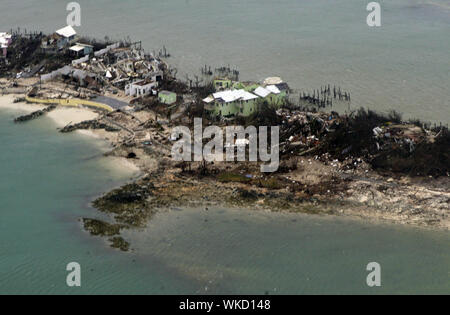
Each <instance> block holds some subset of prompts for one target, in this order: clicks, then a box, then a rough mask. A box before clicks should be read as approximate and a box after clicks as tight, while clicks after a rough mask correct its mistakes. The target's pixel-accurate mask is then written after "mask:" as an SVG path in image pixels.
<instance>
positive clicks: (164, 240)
mask: <svg viewBox="0 0 450 315" xmlns="http://www.w3.org/2000/svg"><path fill="white" fill-rule="evenodd" d="M17 115H18V113H17V112H13V111H7V110H0V143H1V144H2V151H1V155H0V174H1V177H0V240H1V242H0V293H3V294H5V293H6V294H12V293H19V294H25V293H38V294H49V293H63V294H76V293H89V294H101V293H125V294H131V293H144V294H145V293H149V294H166V293H171V294H202V293H219V294H222V293H233V294H237V293H252V294H265V293H269V294H277V293H278V294H281V293H290V294H299V293H364V294H365V293H368V294H372V293H374V294H376V293H447V294H448V293H450V282H449V271H450V269H449V267H450V236H449V234H448V232H438V231H426V230H421V229H416V228H411V227H398V226H390V225H380V224H375V225H374V224H365V223H362V222H360V221H352V220H347V219H341V218H335V217H318V216H306V215H293V214H276V213H265V212H253V211H236V210H225V209H210V210H209V211H205V210H204V209H184V210H182V209H174V210H172V211H170V212H169V213H161V214H158V215H157V216H156V217H155V218H154V219H153V220H152V221H151V222H150V223H149V226H148V228H146V229H145V230H144V231H126V232H124V233H123V235H124V237H125V238H126V239H127V240H130V241H131V243H132V247H133V249H134V251H133V252H131V253H121V252H118V251H116V250H113V249H111V248H109V247H108V245H107V244H106V242H105V241H104V240H103V239H101V238H96V237H92V236H90V235H88V234H87V233H85V232H84V231H83V229H82V227H81V224H80V222H79V221H78V220H79V219H80V218H82V217H94V218H105V217H104V216H103V215H101V214H100V213H98V212H97V211H96V210H94V209H92V208H90V207H89V204H90V201H91V200H93V199H94V197H95V196H98V195H100V194H101V193H103V192H105V191H108V190H110V189H111V188H112V187H115V186H117V185H119V184H120V183H124V182H125V181H127V179H129V178H130V177H131V176H132V174H131V173H130V172H129V171H128V170H120V169H117V167H114V165H113V164H112V163H114V162H111V161H110V160H108V159H106V158H104V157H102V153H103V152H104V150H105V149H106V148H105V147H104V145H103V144H102V143H101V142H99V141H97V140H92V139H91V138H88V137H86V136H83V135H79V134H69V135H62V134H60V133H58V132H57V131H56V130H55V128H56V127H55V126H54V124H53V123H52V121H50V120H49V119H46V118H42V119H38V120H35V121H32V122H29V123H26V124H22V125H15V124H14V123H13V122H12V119H13V118H14V117H16V116H17ZM372 261H375V262H378V263H380V264H381V267H382V287H381V288H376V289H369V288H368V287H367V286H366V284H365V281H366V280H365V279H366V276H367V272H366V271H365V268H366V265H367V264H368V263H369V262H372ZM70 262H78V263H80V264H81V268H82V287H81V288H76V289H73V288H68V287H67V286H66V276H67V272H66V271H65V268H66V265H67V264H68V263H70Z"/></svg>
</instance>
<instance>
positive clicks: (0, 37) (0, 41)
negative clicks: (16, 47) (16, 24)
mask: <svg viewBox="0 0 450 315" xmlns="http://www.w3.org/2000/svg"><path fill="white" fill-rule="evenodd" d="M11 43H12V36H11V35H10V34H8V33H0V49H1V52H2V56H3V57H6V56H7V54H8V46H9V45H11Z"/></svg>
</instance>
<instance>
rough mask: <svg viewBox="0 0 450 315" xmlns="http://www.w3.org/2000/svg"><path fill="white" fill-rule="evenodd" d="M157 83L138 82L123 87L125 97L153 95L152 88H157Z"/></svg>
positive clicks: (149, 81)
mask: <svg viewBox="0 0 450 315" xmlns="http://www.w3.org/2000/svg"><path fill="white" fill-rule="evenodd" d="M157 86H158V83H157V82H155V81H152V80H140V81H136V82H133V83H130V84H127V85H126V86H125V95H130V96H135V97H140V96H146V95H150V94H152V93H153V91H152V90H153V88H155V87H157Z"/></svg>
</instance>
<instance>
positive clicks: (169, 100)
mask: <svg viewBox="0 0 450 315" xmlns="http://www.w3.org/2000/svg"><path fill="white" fill-rule="evenodd" d="M158 100H159V101H160V102H161V103H163V104H167V105H172V104H174V103H176V101H177V94H176V93H174V92H170V91H161V92H159V94H158Z"/></svg>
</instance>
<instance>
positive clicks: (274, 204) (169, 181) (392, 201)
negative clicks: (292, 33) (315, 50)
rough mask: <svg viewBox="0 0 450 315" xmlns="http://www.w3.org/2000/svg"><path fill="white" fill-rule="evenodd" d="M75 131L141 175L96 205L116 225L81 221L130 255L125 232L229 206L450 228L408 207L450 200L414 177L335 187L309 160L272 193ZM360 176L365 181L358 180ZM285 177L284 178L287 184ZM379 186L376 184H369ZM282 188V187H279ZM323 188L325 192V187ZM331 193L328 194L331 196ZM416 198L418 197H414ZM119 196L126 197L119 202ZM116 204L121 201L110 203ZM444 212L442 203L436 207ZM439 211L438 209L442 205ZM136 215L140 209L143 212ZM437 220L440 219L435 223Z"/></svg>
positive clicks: (89, 115) (58, 119)
mask: <svg viewBox="0 0 450 315" xmlns="http://www.w3.org/2000/svg"><path fill="white" fill-rule="evenodd" d="M13 99H14V96H9V97H4V96H2V97H0V104H1V105H0V108H1V107H3V108H8V109H17V110H21V111H28V112H31V111H34V110H39V109H42V108H45V106H41V105H34V104H32V105H29V104H25V103H11V101H12V100H13ZM50 114H52V115H50ZM46 115H47V116H49V118H51V119H52V121H53V122H54V123H55V124H56V125H57V126H58V127H59V128H61V127H64V126H65V125H67V124H69V123H72V124H76V123H79V122H82V121H85V120H91V119H98V118H99V115H98V113H95V112H94V111H93V110H91V109H87V108H59V109H58V108H57V109H55V110H54V111H53V112H50V113H48V114H46ZM76 131H77V132H78V133H79V134H83V135H85V136H88V137H91V138H96V139H100V140H102V143H105V144H106V145H108V146H110V147H111V150H105V156H107V157H108V158H112V159H114V160H115V161H117V162H112V163H110V165H111V166H113V165H114V167H117V169H123V168H127V169H129V170H131V171H132V172H134V175H133V176H132V178H130V180H128V181H127V183H126V184H125V185H124V186H122V187H118V188H116V189H114V190H112V191H110V192H108V193H105V194H104V195H103V196H99V197H98V198H97V199H95V200H93V201H92V206H93V208H94V209H96V210H99V211H100V212H103V213H105V214H107V215H109V216H110V218H111V220H109V221H108V222H111V223H107V222H104V221H100V220H97V219H90V218H82V223H83V225H84V228H85V230H87V231H88V232H90V233H91V234H92V235H96V236H107V237H109V238H108V239H107V240H109V242H110V245H111V246H112V247H114V248H117V249H120V250H122V251H129V250H130V246H131V244H129V243H128V242H127V241H126V240H124V239H123V238H122V236H121V230H122V229H125V230H127V229H135V228H137V229H139V228H143V227H145V226H147V224H148V223H149V222H150V220H151V219H152V217H153V215H155V214H156V213H164V212H166V211H170V209H172V208H174V207H196V208H198V209H199V210H200V211H201V209H208V208H209V207H226V208H228V209H230V210H246V211H264V212H271V213H274V212H275V213H276V212H282V213H297V214H298V213H300V214H306V215H319V216H323V215H327V216H330V217H331V218H333V217H340V218H346V217H347V218H349V219H355V220H361V222H369V223H373V224H378V223H388V224H393V225H402V226H414V227H419V228H425V229H428V230H436V231H448V230H449V229H450V222H449V220H448V215H447V213H445V211H444V213H441V212H439V211H437V212H436V211H432V210H430V209H428V208H427V205H419V206H418V208H417V209H422V210H418V212H417V213H416V212H414V211H416V210H414V209H413V210H412V211H410V210H408V209H406V208H405V207H408V206H409V207H411V208H414V207H415V206H416V205H415V204H414V203H413V201H414V200H412V199H411V198H416V196H417V195H419V196H421V197H419V200H424V201H426V200H427V199H430V198H434V197H433V195H435V194H440V200H441V201H440V202H442V199H443V198H444V199H445V198H448V199H449V200H450V192H449V191H447V192H446V191H445V190H444V191H440V192H438V191H435V190H433V188H429V187H428V188H424V187H425V186H422V184H420V183H419V184H417V185H416V186H414V184H413V183H417V181H415V180H412V179H410V178H408V176H403V177H400V178H396V179H395V180H394V179H392V178H387V177H383V176H380V175H377V174H376V173H375V172H373V171H370V173H367V172H366V168H364V167H363V168H362V170H361V171H359V172H357V173H355V174H353V175H351V176H350V177H354V179H352V180H351V184H350V185H347V184H346V181H347V179H343V178H340V179H339V180H338V181H337V182H334V183H331V182H329V181H331V180H332V181H335V180H336V178H335V176H337V177H341V175H339V174H338V173H337V172H336V171H335V170H334V168H333V167H331V166H330V165H323V164H322V163H321V162H319V161H315V160H311V158H308V157H305V158H302V160H301V161H300V162H301V165H302V171H301V172H297V173H298V174H297V173H296V172H293V173H292V172H291V173H289V176H288V177H286V178H285V180H284V181H282V182H280V183H279V184H281V185H286V189H287V190H283V189H280V188H281V187H271V185H272V184H273V183H271V182H270V181H271V180H268V181H267V184H263V186H261V183H254V182H253V183H247V182H241V179H238V180H236V181H234V180H231V181H224V182H221V181H220V180H218V179H217V178H215V175H212V174H211V175H209V176H206V177H204V176H199V174H198V173H196V171H195V168H196V169H197V171H198V169H199V168H200V165H196V166H194V170H193V171H191V172H187V173H184V172H183V171H177V170H176V168H174V164H173V163H172V162H171V161H168V160H167V158H162V157H161V156H160V155H158V154H156V153H155V154H151V155H150V156H149V157H148V159H147V160H145V159H141V158H138V159H130V158H127V154H129V153H130V152H136V153H137V154H138V156H141V157H142V156H144V155H145V154H144V152H143V151H142V150H138V149H137V148H135V147H134V148H132V149H130V148H127V147H126V146H125V147H124V146H123V145H119V143H120V141H119V139H120V137H119V136H118V135H117V133H115V132H108V131H105V130H104V129H95V130H91V129H86V130H85V129H80V130H76ZM122 132H123V131H122ZM163 162H164V163H163ZM225 168H226V167H225ZM253 171H254V169H253V170H252V169H251V167H250V169H247V170H246V171H245V172H249V173H252V172H253ZM323 174H325V175H326V176H323ZM328 174H329V175H330V176H328ZM359 176H362V177H363V178H359V179H358V177H359ZM282 177H283V176H280V178H282ZM332 178H333V179H332ZM278 180H279V179H277V180H276V181H278ZM291 180H294V182H296V183H300V182H302V183H307V185H308V187H310V188H309V189H313V190H317V191H315V192H311V193H310V194H309V195H304V194H303V195H302V194H301V195H298V194H297V195H295V194H292V193H291V192H290V190H289V185H290V184H289V182H290V181H291ZM372 180H373V181H374V182H375V184H373V183H370V182H371V181H372ZM442 181H443V186H444V187H450V184H449V183H448V182H446V181H448V179H446V178H444V179H443V180H442ZM393 182H395V183H394V184H395V185H397V183H400V182H403V184H401V187H392V188H391V191H390V192H389V193H388V192H386V191H381V190H380V189H385V186H389V185H391V184H393ZM419 182H420V181H419ZM279 184H278V183H277V184H276V185H275V186H277V185H279ZM295 185H297V184H295ZM321 185H323V187H320V186H321ZM364 185H365V186H364ZM395 185H394V186H395ZM341 186H342V187H341ZM130 187H131V189H130ZM361 187H362V189H361ZM380 187H382V188H380ZM341 188H342V189H341ZM324 189H328V193H327V190H324ZM129 193H131V194H132V195H133V196H134V195H135V194H136V193H139V194H142V196H144V197H145V198H144V199H139V198H138V199H137V200H134V199H133V198H134V197H132V200H131V201H126V202H122V201H120V200H119V199H120V198H121V197H122V196H124V195H127V194H129ZM349 193H350V194H349ZM375 195H376V197H375ZM397 195H399V196H400V195H401V196H407V197H406V198H404V199H401V198H402V197H399V196H397ZM411 195H414V197H411V198H410V196H411ZM117 196H120V197H118V198H119V199H117ZM445 196H447V197H445ZM111 198H112V199H114V200H116V201H114V202H111ZM383 199H386V200H383ZM399 200H400V201H399ZM402 203H404V204H402ZM397 207H398V208H397ZM439 207H441V206H440V205H437V208H439ZM434 208H435V209H436V205H435V204H434ZM135 209H140V210H139V212H138V213H136V211H135ZM439 213H440V214H439ZM436 215H438V216H439V217H440V219H435V218H436ZM92 217H94V218H95V217H96V216H95V215H93V216H92Z"/></svg>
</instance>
